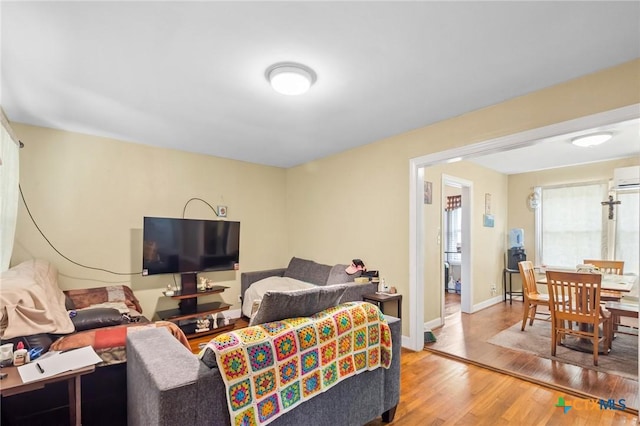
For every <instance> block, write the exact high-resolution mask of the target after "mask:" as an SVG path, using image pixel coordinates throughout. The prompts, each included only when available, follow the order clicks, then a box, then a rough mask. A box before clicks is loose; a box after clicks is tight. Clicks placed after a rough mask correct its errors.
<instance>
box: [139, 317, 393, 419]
mask: <svg viewBox="0 0 640 426" xmlns="http://www.w3.org/2000/svg"><path fill="white" fill-rule="evenodd" d="M387 322H388V324H389V327H390V329H391V340H392V345H393V348H392V351H393V355H392V362H391V367H390V368H389V369H384V368H378V369H375V370H372V371H366V372H362V373H360V374H356V375H355V376H351V377H349V378H347V379H345V380H343V381H342V382H340V383H338V384H336V385H335V386H333V387H331V388H330V389H328V390H327V391H325V392H323V393H321V394H319V395H317V396H316V397H314V398H312V399H310V400H307V401H305V402H303V403H301V404H300V405H299V406H297V407H296V408H294V409H293V410H292V411H289V412H287V413H285V414H283V415H282V416H280V417H278V418H277V419H275V420H274V421H273V422H271V423H270V424H272V425H276V426H279V425H280V426H282V425H291V426H298V425H309V426H314V425H318V426H320V425H334V426H347V425H353V426H361V425H363V424H365V423H367V422H369V421H371V420H374V419H375V418H377V417H378V416H382V419H383V420H384V421H386V422H389V421H392V420H393V416H394V414H395V410H396V406H397V404H398V401H399V399H400V346H401V322H400V320H399V319H397V318H394V317H389V316H388V317H387ZM127 358H128V360H127V401H128V404H127V416H128V425H129V426H136V425H141V426H142V425H144V426H149V425H167V426H169V425H170V426H174V425H189V426H191V425H225V426H226V425H230V421H229V412H228V409H227V401H226V396H225V386H224V382H223V380H222V377H221V375H220V371H219V370H218V369H217V368H209V367H207V366H206V365H205V364H204V363H203V362H202V361H201V360H200V359H198V357H197V356H196V355H194V354H192V353H191V352H189V351H188V350H187V349H186V348H185V347H184V346H182V345H181V344H180V343H179V342H178V341H177V340H176V339H175V338H173V337H172V336H171V335H170V334H169V333H168V332H167V331H166V330H161V329H149V330H143V331H140V332H137V333H131V334H129V335H127Z"/></svg>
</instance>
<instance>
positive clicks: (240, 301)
mask: <svg viewBox="0 0 640 426" xmlns="http://www.w3.org/2000/svg"><path fill="white" fill-rule="evenodd" d="M238 303H242V295H240V294H239V295H238Z"/></svg>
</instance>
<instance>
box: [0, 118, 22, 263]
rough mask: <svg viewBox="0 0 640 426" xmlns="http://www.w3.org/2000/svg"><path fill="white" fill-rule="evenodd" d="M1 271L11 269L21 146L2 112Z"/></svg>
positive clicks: (0, 169) (0, 188)
mask: <svg viewBox="0 0 640 426" xmlns="http://www.w3.org/2000/svg"><path fill="white" fill-rule="evenodd" d="M0 133H1V135H0V136H1V137H0V140H1V146H0V231H1V232H0V271H6V270H7V269H9V266H10V262H11V254H12V252H13V242H14V238H15V233H16V223H17V220H18V196H19V191H18V181H19V175H20V169H19V166H20V161H19V154H18V151H19V149H20V147H19V146H18V143H17V142H16V140H15V139H14V138H13V137H12V136H11V131H10V129H9V128H8V124H7V122H6V119H5V117H4V113H2V126H0Z"/></svg>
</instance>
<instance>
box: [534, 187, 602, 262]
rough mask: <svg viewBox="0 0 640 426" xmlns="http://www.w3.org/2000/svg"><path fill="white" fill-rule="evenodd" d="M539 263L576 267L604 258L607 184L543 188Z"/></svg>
mask: <svg viewBox="0 0 640 426" xmlns="http://www.w3.org/2000/svg"><path fill="white" fill-rule="evenodd" d="M541 195H542V197H541V203H540V208H541V209H542V212H541V214H542V220H541V225H542V226H541V232H542V235H541V243H542V251H541V254H542V259H541V262H540V263H541V264H543V265H547V266H555V267H564V268H575V267H576V265H578V264H581V263H582V262H583V261H584V259H606V258H607V257H606V253H607V247H606V241H607V239H606V218H603V210H604V209H603V206H602V205H601V204H600V203H601V201H603V200H605V199H606V196H607V184H606V183H591V184H583V185H574V186H563V187H551V188H542V191H541Z"/></svg>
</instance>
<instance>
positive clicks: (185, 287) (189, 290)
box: [178, 272, 198, 315]
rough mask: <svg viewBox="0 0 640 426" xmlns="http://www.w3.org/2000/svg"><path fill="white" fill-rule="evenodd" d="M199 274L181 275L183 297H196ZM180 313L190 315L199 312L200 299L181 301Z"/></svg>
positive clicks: (187, 298)
mask: <svg viewBox="0 0 640 426" xmlns="http://www.w3.org/2000/svg"><path fill="white" fill-rule="evenodd" d="M197 280H198V274H196V273H195V272H189V273H186V274H180V284H181V289H182V290H181V291H180V294H181V295H185V296H188V295H191V294H193V295H195V294H196V293H197V292H198V283H197ZM178 306H179V308H180V313H181V314H182V315H189V314H194V313H196V312H198V297H197V296H194V297H186V298H184V299H181V300H180V302H179V303H178Z"/></svg>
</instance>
